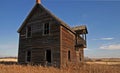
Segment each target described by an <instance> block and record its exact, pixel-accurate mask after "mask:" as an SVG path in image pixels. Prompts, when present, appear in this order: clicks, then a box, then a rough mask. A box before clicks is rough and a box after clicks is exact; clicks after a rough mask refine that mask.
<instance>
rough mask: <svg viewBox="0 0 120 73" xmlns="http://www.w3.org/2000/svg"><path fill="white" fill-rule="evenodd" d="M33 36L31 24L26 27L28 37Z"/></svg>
mask: <svg viewBox="0 0 120 73" xmlns="http://www.w3.org/2000/svg"><path fill="white" fill-rule="evenodd" d="M31 36H32V29H31V26H27V28H26V37H27V38H29V37H31Z"/></svg>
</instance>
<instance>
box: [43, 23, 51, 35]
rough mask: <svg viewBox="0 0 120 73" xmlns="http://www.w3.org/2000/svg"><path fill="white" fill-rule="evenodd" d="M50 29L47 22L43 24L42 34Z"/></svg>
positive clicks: (47, 32)
mask: <svg viewBox="0 0 120 73" xmlns="http://www.w3.org/2000/svg"><path fill="white" fill-rule="evenodd" d="M49 30H50V25H49V23H45V24H44V34H49V32H50V31H49Z"/></svg>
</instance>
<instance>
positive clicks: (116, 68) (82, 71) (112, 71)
mask: <svg viewBox="0 0 120 73" xmlns="http://www.w3.org/2000/svg"><path fill="white" fill-rule="evenodd" d="M0 73H120V65H112V66H110V65H97V64H92V65H88V64H86V65H83V66H80V65H77V66H75V65H71V66H69V67H65V68H63V69H58V68H54V67H42V66H30V65H16V64H13V65H11V64H9V65H8V64H0Z"/></svg>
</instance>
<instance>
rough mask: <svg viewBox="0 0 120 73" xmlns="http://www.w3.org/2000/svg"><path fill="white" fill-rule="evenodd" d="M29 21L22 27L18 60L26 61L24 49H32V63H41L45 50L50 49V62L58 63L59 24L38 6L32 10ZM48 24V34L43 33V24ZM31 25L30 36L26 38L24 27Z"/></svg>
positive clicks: (43, 59) (43, 60)
mask: <svg viewBox="0 0 120 73" xmlns="http://www.w3.org/2000/svg"><path fill="white" fill-rule="evenodd" d="M33 14H34V15H31V17H30V18H29V21H28V22H27V23H26V25H25V26H24V27H23V28H22V30H21V32H20V34H19V35H20V39H19V54H18V62H19V63H26V62H25V59H26V58H25V56H26V51H27V50H31V51H32V63H39V64H43V63H44V62H45V51H46V50H47V49H50V50H51V51H52V63H56V64H57V66H59V65H60V25H59V24H58V23H57V21H56V20H54V18H52V17H51V16H50V15H49V14H48V13H46V12H45V11H44V10H42V9H40V8H36V9H35V11H33ZM45 23H49V24H50V34H49V35H43V25H44V24H45ZM27 26H31V27H32V37H31V38H26V27H27Z"/></svg>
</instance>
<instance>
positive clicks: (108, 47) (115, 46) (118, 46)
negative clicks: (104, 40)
mask: <svg viewBox="0 0 120 73" xmlns="http://www.w3.org/2000/svg"><path fill="white" fill-rule="evenodd" d="M100 49H106V50H120V44H111V45H104V46H101V47H100Z"/></svg>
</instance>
